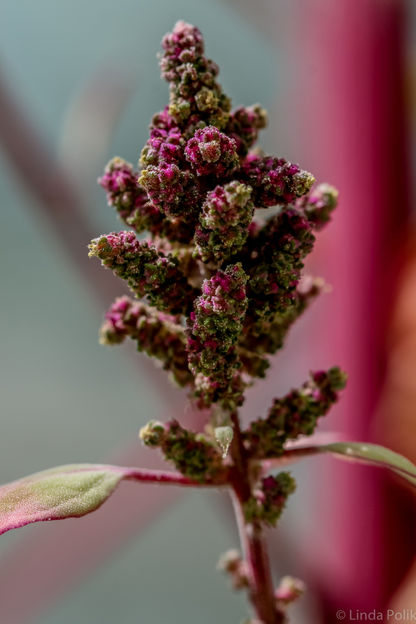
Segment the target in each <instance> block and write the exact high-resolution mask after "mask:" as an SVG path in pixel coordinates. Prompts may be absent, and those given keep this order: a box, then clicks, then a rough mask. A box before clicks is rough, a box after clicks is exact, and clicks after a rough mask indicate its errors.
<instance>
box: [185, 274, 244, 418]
mask: <svg viewBox="0 0 416 624" xmlns="http://www.w3.org/2000/svg"><path fill="white" fill-rule="evenodd" d="M246 281H247V276H246V274H245V273H244V271H243V269H242V267H241V265H240V264H235V265H232V264H230V265H228V267H227V269H226V270H225V271H217V272H216V273H215V274H214V275H213V277H211V279H209V280H205V281H204V283H203V285H202V295H201V296H200V297H198V298H197V299H196V301H195V305H194V311H193V312H192V313H191V315H190V321H189V337H188V351H189V368H190V370H191V371H192V372H193V373H194V374H195V376H196V377H195V379H196V388H197V394H198V396H200V398H201V403H202V404H208V405H209V404H210V403H213V402H215V401H216V400H219V399H221V401H222V403H223V404H224V403H226V406H227V407H228V408H231V409H233V408H234V407H235V405H240V404H241V402H242V390H243V389H244V386H243V384H241V383H238V372H237V371H238V368H239V367H240V366H241V364H240V362H239V360H238V356H237V350H236V344H237V341H238V338H239V335H240V333H241V329H242V321H243V319H244V315H245V312H246V308H247V298H246V289H245V286H246Z"/></svg>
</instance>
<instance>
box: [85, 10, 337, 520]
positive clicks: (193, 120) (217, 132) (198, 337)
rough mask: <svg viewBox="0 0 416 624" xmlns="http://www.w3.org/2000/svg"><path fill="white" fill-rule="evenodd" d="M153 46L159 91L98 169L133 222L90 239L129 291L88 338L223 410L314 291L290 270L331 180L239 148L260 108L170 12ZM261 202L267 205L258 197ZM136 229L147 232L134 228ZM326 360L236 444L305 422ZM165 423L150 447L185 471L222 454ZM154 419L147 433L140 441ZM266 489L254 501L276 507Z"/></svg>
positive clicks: (261, 449)
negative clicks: (116, 347) (162, 98)
mask: <svg viewBox="0 0 416 624" xmlns="http://www.w3.org/2000/svg"><path fill="white" fill-rule="evenodd" d="M162 47H163V53H162V55H161V59H160V66H161V71H162V76H163V78H165V79H166V80H167V81H168V82H169V84H170V99H169V104H168V105H167V106H166V107H165V108H164V109H163V110H162V111H161V112H159V113H157V114H156V115H154V117H153V118H152V121H151V124H150V134H149V138H148V140H147V142H146V144H145V146H144V147H143V149H142V150H141V154H140V159H139V163H138V168H137V170H135V169H134V168H133V166H132V165H130V164H129V163H127V162H125V161H124V160H122V159H121V158H115V159H113V160H112V161H110V163H109V164H108V166H107V168H106V170H105V173H104V175H103V177H102V178H101V179H100V184H101V186H102V187H103V188H104V189H105V190H106V192H107V198H108V202H109V204H110V205H112V206H113V207H114V208H115V210H116V212H117V214H118V216H119V217H120V218H121V219H122V220H123V221H124V223H126V224H127V225H128V226H129V227H130V228H131V229H132V230H134V231H132V230H129V231H125V232H119V233H115V232H113V233H111V234H108V235H104V236H100V237H98V238H96V239H94V240H93V241H92V243H91V245H90V255H92V256H96V257H98V258H99V259H100V260H101V262H102V264H103V265H104V266H106V267H108V268H110V269H111V270H112V271H113V272H114V273H115V274H116V275H117V276H119V277H121V278H122V279H123V280H125V281H126V282H127V284H128V286H129V287H130V289H131V290H132V291H133V293H134V295H135V296H136V297H137V299H138V300H140V301H138V300H132V299H129V298H127V297H122V298H120V299H118V300H116V302H115V303H114V304H113V306H112V307H111V308H110V310H109V312H108V313H107V316H106V319H105V322H104V325H103V328H102V331H101V340H102V342H104V343H106V344H115V343H119V342H122V341H123V340H124V339H126V338H127V337H128V338H130V339H132V340H133V341H135V342H136V344H137V347H138V349H139V350H140V351H144V352H145V353H147V354H148V355H149V356H151V357H152V358H155V359H156V360H157V361H159V362H160V363H161V365H162V366H163V368H164V369H166V370H167V371H169V373H170V375H171V377H172V378H173V379H174V380H175V381H176V382H178V383H179V384H180V385H182V386H186V387H187V388H188V389H189V394H190V397H191V398H192V399H193V400H194V401H195V402H196V404H197V405H198V406H199V407H201V408H210V407H213V408H216V409H215V410H214V411H215V412H216V413H222V414H232V413H235V412H236V410H237V408H238V407H239V406H240V405H241V404H242V403H243V401H244V391H245V389H246V388H247V387H248V386H249V385H250V384H251V383H253V380H254V379H255V378H256V377H264V376H265V374H266V370H267V368H268V366H269V357H270V356H271V355H272V354H274V353H275V352H276V351H277V350H278V349H280V348H281V347H282V345H283V341H284V339H285V336H286V334H287V332H288V330H289V328H290V327H291V325H292V324H293V323H294V321H295V320H296V319H297V318H298V317H299V316H300V314H302V313H303V311H304V310H305V309H306V307H307V306H308V304H309V303H310V302H311V301H313V299H314V298H315V297H316V296H317V295H318V294H319V292H320V291H321V290H322V282H321V281H319V280H312V279H309V280H307V279H306V280H305V278H302V269H303V266H304V260H305V257H306V256H307V255H308V254H309V253H310V251H311V250H312V248H313V245H314V242H315V235H314V232H315V231H317V230H320V229H321V228H322V227H323V226H324V225H325V224H326V223H327V222H328V221H329V220H330V217H331V213H332V211H333V209H334V208H335V205H336V200H337V193H336V191H335V189H333V188H332V187H330V186H329V185H326V184H320V185H317V186H314V177H313V176H312V175H311V174H310V173H309V172H307V171H304V170H303V169H301V167H300V166H299V165H297V164H295V163H291V162H288V161H287V160H285V159H284V158H277V157H275V156H270V155H267V154H264V153H262V152H261V151H260V150H258V149H256V150H255V151H253V150H252V148H253V146H254V143H255V142H256V140H257V138H258V133H259V131H260V130H261V129H262V128H264V127H265V126H266V123H267V115H266V112H265V110H264V109H263V108H262V107H261V106H260V105H258V104H255V105H253V106H249V107H239V108H236V109H235V110H232V109H231V101H230V99H229V98H228V97H227V96H226V95H225V94H224V92H223V90H222V87H221V86H220V84H219V83H218V67H217V65H216V64H215V63H213V62H212V61H211V60H210V59H208V58H207V57H206V56H205V52H204V42H203V38H202V35H201V33H200V31H199V30H198V29H197V28H195V27H194V26H191V25H190V24H186V23H185V22H178V23H177V24H176V26H175V28H174V29H173V31H172V32H171V33H169V34H167V35H166V36H165V37H164V39H163V42H162ZM272 206H276V207H277V209H275V210H273V211H272V212H271V213H270V216H267V213H266V216H264V211H263V210H260V211H258V210H257V209H265V208H269V207H272ZM144 231H146V232H148V238H147V239H144V240H139V239H138V238H137V237H136V234H139V233H142V232H144ZM301 278H302V279H301ZM331 370H332V372H331V371H329V372H328V373H320V374H317V373H316V374H315V375H314V376H313V379H312V381H311V382H309V383H308V384H306V385H305V386H304V387H303V388H301V389H300V390H297V391H293V392H292V393H291V394H290V395H288V396H287V397H284V398H283V399H279V400H276V402H275V404H274V406H273V408H272V409H271V411H270V413H269V416H268V417H267V418H266V419H265V420H259V421H256V422H255V423H252V425H251V427H250V428H249V429H248V431H246V432H245V433H243V436H244V443H245V445H246V450H247V452H248V454H249V455H251V456H252V457H255V458H261V457H268V456H270V454H279V453H281V452H282V449H283V445H284V443H285V441H286V440H287V439H290V438H293V437H296V436H297V435H301V434H305V433H306V434H307V433H310V432H311V431H312V429H313V427H314V425H315V423H316V419H317V418H318V417H319V416H321V415H323V414H324V413H325V412H326V411H327V409H329V406H330V405H331V404H332V403H333V402H334V401H335V400H336V392H337V390H338V389H339V387H340V385H341V382H340V381H338V382H337V381H336V378H337V374H338V377H340V375H341V374H340V373H336V372H335V369H331ZM217 424H218V423H217ZM220 424H226V425H228V424H229V421H227V419H225V421H224V423H222V422H220ZM214 426H215V424H214ZM166 427H167V426H163V435H162V432H161V430H159V429H158V430H157V431H158V435H160V436H161V437H160V438H158V443H157V446H159V447H160V448H161V449H162V451H163V452H164V454H165V457H167V458H168V459H170V460H172V461H173V462H174V463H175V464H176V465H177V467H178V468H179V469H180V470H184V471H185V473H186V474H188V475H190V474H191V473H192V474H194V475H196V474H199V477H198V478H202V477H201V475H202V474H208V473H210V472H211V468H207V467H206V466H205V467H204V468H203V469H202V468H200V469H197V468H195V466H194V468H192V469H190V468H189V466H186V462H187V461H188V460H186V461H185V456H186V455H187V453H188V455H190V454H194V455H195V457H199V459H198V460H195V461H196V463H197V464H198V465H199V463H200V462H202V459H201V458H202V457H203V455H204V453H205V452H207V457H208V456H209V457H211V459H212V457H214V456H213V455H212V452H213V451H212V449H214V451H215V462H216V461H217V459H218V461H219V462H221V456H220V455H218V448H217V446H216V444H215V439H214V437H212V438H211V439H208V438H207V440H205V441H202V440H200V439H197V437H195V434H192V433H190V432H186V431H185V430H183V429H182V428H181V427H180V425H179V424H178V423H171V424H170V425H169V426H168V428H167V429H166ZM155 431H156V430H155V429H154V427H153V428H152V432H153V433H152V435H150V433H149V431H147V432H146V434H145V435H144V437H143V439H144V440H145V441H146V443H148V444H151V443H152V440H154V435H155ZM156 437H157V436H156ZM207 445H208V446H207ZM180 449H182V450H180ZM186 449H188V450H186ZM217 455H218V457H217ZM189 461H191V460H189ZM207 461H208V459H207ZM210 461H211V460H210ZM215 462H214V463H215ZM191 463H192V461H191ZM201 465H202V464H201ZM263 486H264V484H263ZM263 486H262V487H263ZM264 487H265V486H264ZM263 489H264V488H263ZM266 489H267V488H266ZM267 491H268V490H267ZM270 491H271V490H270ZM270 496H272V495H271V494H270ZM270 496H269V494H267V495H266V494H265V501H269V502H268V503H267V505H269V503H270V505H271V506H272V507H273V505H274V507H273V509H274V511H273V513H275V512H276V509H277V508H276V504H275V503H273V504H272V503H271V502H270V501H271V500H272V499H271V498H270ZM273 496H274V494H273ZM273 496H272V498H273ZM273 500H274V499H273ZM276 500H277V499H276ZM256 505H258V501H257V503H256ZM267 505H266V506H267ZM256 509H257V507H256ZM253 513H254V512H253ZM265 513H266V512H265ZM267 513H268V512H267ZM267 513H266V516H267Z"/></svg>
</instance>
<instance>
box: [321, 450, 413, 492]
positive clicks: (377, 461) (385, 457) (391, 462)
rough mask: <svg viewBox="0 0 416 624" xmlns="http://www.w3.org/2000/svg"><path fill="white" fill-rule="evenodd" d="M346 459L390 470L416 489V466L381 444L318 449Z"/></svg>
mask: <svg viewBox="0 0 416 624" xmlns="http://www.w3.org/2000/svg"><path fill="white" fill-rule="evenodd" d="M317 450H318V451H319V452H329V453H332V454H333V455H338V456H341V457H343V458H344V459H349V460H352V461H356V462H360V463H364V464H371V465H375V466H380V467H384V468H389V469H390V470H392V471H393V472H395V473H396V474H398V475H399V476H400V477H402V478H403V479H406V480H407V481H409V482H410V483H411V484H412V485H413V486H415V487H416V466H415V465H414V464H413V463H412V462H411V461H410V460H409V459H407V458H406V457H404V456H403V455H400V454H399V453H395V452H394V451H391V450H390V449H388V448H386V447H384V446H380V445H379V444H367V443H366V442H335V443H334V444H326V445H324V446H320V447H317Z"/></svg>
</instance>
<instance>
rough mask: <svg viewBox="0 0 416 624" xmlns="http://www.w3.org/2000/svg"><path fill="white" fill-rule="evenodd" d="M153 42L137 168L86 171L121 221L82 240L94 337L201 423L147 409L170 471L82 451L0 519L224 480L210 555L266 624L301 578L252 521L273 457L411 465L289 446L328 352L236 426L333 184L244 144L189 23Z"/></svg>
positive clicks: (297, 309)
mask: <svg viewBox="0 0 416 624" xmlns="http://www.w3.org/2000/svg"><path fill="white" fill-rule="evenodd" d="M162 47H163V53H162V54H161V57H160V66H161V71H162V77H163V78H164V79H165V80H166V81H167V82H168V83H169V87H170V97H169V104H168V106H166V108H165V109H164V110H163V111H161V112H159V113H157V114H156V115H154V117H153V119H152V121H151V125H150V136H149V139H148V141H147V142H146V144H145V146H144V147H143V149H142V151H141V154H140V159H139V165H138V169H135V168H134V167H133V166H132V165H131V164H129V163H128V162H126V161H125V160H123V159H122V158H118V157H117V158H113V159H112V160H111V161H110V162H109V163H108V165H107V167H106V169H105V172H104V175H103V176H102V177H101V178H100V180H99V183H100V184H101V186H102V187H103V188H104V189H105V191H106V193H107V199H108V203H109V205H110V206H112V207H113V208H114V209H115V210H116V212H117V214H118V216H119V217H120V219H121V220H122V221H123V222H124V224H125V225H126V226H127V228H128V229H127V230H123V231H120V232H112V233H110V234H106V235H102V236H99V237H97V238H95V239H94V240H93V241H92V242H91V243H90V245H89V254H90V256H91V257H94V258H98V259H99V260H100V261H101V263H102V264H103V265H104V266H105V267H107V268H108V269H110V270H111V271H113V273H114V274H115V275H116V276H118V277H119V278H121V279H122V280H124V281H125V282H126V283H127V285H128V287H129V288H130V290H131V293H132V294H131V296H130V297H127V296H122V297H120V298H118V299H116V301H115V302H114V303H113V304H112V305H111V307H110V309H109V310H108V312H107V313H106V316H105V321H104V324H103V325H102V328H101V332H100V340H101V342H102V343H103V344H106V345H115V344H119V343H122V342H124V341H126V340H132V341H134V342H135V344H136V345H137V349H138V351H142V352H144V353H146V354H147V355H148V356H150V357H151V358H154V359H155V361H156V362H158V363H159V365H161V366H162V367H163V369H165V370H166V371H167V372H168V374H169V376H170V377H171V379H172V380H173V381H174V382H175V383H176V384H178V385H179V386H181V387H184V388H186V389H187V390H188V394H189V400H190V401H191V402H192V403H193V404H194V405H195V406H196V408H199V409H201V410H204V413H205V414H206V426H205V428H204V430H203V431H192V430H188V429H186V428H185V427H184V426H183V425H182V424H181V423H180V422H178V420H176V419H172V420H170V421H168V422H164V423H162V422H159V421H154V420H152V421H150V422H149V423H148V424H147V425H146V426H144V427H143V428H142V429H141V430H140V439H141V440H142V442H143V444H145V445H147V446H149V447H152V448H154V449H159V451H160V452H161V453H162V455H163V456H164V458H165V459H166V460H167V461H168V462H170V463H171V464H173V466H174V467H175V469H176V471H175V472H167V471H154V470H146V469H139V468H122V467H116V466H104V465H103V466H96V465H90V464H82V465H72V466H61V467H59V468H54V469H52V470H47V471H44V472H41V473H37V474H36V475H32V476H31V477H26V478H25V479H21V480H19V481H16V482H14V483H12V484H9V485H6V486H3V487H2V488H0V532H5V531H7V530H9V529H11V528H17V527H19V526H23V525H25V524H28V523H30V522H35V521H40V520H53V519H59V518H66V517H74V516H82V515H84V514H86V513H89V512H91V511H93V510H94V509H96V508H97V507H99V506H100V505H101V504H102V503H103V502H104V501H105V500H106V498H107V497H108V496H109V495H110V494H111V492H112V491H113V490H114V488H115V487H116V486H117V484H118V483H119V481H120V480H122V479H132V480H137V481H150V482H157V483H165V484H174V485H183V486H194V487H215V488H225V489H227V490H228V491H229V492H230V495H231V497H232V500H233V504H234V509H235V514H236V519H237V524H238V528H239V534H240V539H241V549H242V552H241V554H240V553H239V552H237V551H234V550H232V551H229V552H227V553H226V554H225V555H223V556H222V557H221V559H220V564H219V565H220V567H221V568H222V569H223V570H224V571H225V572H226V573H227V574H228V575H229V576H230V578H231V581H232V584H233V586H234V588H236V589H241V590H244V591H246V592H247V595H248V598H249V600H250V602H251V605H252V610H253V618H254V619H251V620H250V622H251V623H252V624H254V623H256V624H260V623H263V624H281V623H283V622H287V621H288V615H287V608H288V606H289V605H290V604H291V603H292V602H293V601H295V600H296V599H297V598H298V597H299V596H300V595H301V593H302V591H303V584H302V582H301V581H299V580H296V579H293V578H290V577H284V578H283V579H282V581H281V583H280V585H278V586H277V588H275V587H274V583H273V580H272V574H271V570H270V564H269V558H268V554H267V550H266V546H265V541H264V531H265V528H266V527H274V526H276V523H277V521H278V519H279V517H280V515H281V513H282V511H283V509H284V507H285V505H286V501H287V499H288V497H289V496H290V495H291V494H293V492H294V491H295V487H296V484H295V480H294V478H293V476H292V475H291V474H290V472H286V471H284V472H276V470H277V469H278V468H279V466H281V465H283V464H287V463H288V462H289V460H293V461H294V460H295V459H297V458H301V457H303V456H304V455H310V454H314V453H318V452H323V451H327V452H331V453H333V454H335V455H338V456H343V455H347V456H349V458H350V459H351V458H352V459H356V460H357V461H364V462H367V463H373V464H378V465H385V466H389V467H390V468H392V469H393V470H394V471H395V472H396V473H398V474H400V475H401V476H403V477H405V478H407V479H408V480H409V481H410V482H412V483H413V484H415V483H416V468H415V467H414V466H413V464H411V462H409V461H408V460H406V459H405V458H403V457H401V456H399V455H397V454H395V453H393V452H392V451H389V450H387V449H383V448H382V447H379V446H375V445H371V444H363V443H334V444H330V445H326V446H316V445H315V446H314V445H309V446H308V445H307V443H305V442H304V443H303V444H302V445H299V444H297V445H293V442H294V441H295V440H298V439H299V438H303V437H304V436H310V435H311V434H312V433H313V432H314V431H315V428H316V426H317V424H318V421H319V419H320V418H322V417H323V416H325V415H326V414H327V413H328V411H329V410H330V408H331V407H332V405H333V404H334V403H336V401H337V400H338V398H339V394H340V391H341V390H342V389H343V388H344V386H345V383H346V375H345V373H344V372H342V371H341V370H340V369H339V368H338V367H335V366H334V367H332V368H330V369H329V370H327V371H314V372H312V373H311V374H310V376H309V379H308V380H307V381H305V383H304V384H303V385H302V386H301V387H300V388H298V389H294V390H291V391H289V392H288V393H287V394H286V395H285V396H283V397H280V398H275V399H274V400H273V402H272V404H271V405H270V406H269V407H268V409H266V410H265V413H264V415H263V416H262V417H259V418H256V419H253V420H252V422H251V423H250V424H249V426H248V427H247V428H245V429H244V428H243V427H242V425H241V422H240V417H239V409H240V407H241V406H242V405H243V403H244V398H245V393H246V390H247V388H249V387H250V386H251V385H253V383H254V382H255V380H256V379H257V378H264V377H265V376H266V374H267V370H268V368H269V365H270V358H271V357H272V356H273V355H274V354H275V353H276V352H277V351H279V350H280V349H281V348H282V347H283V345H284V342H285V338H286V335H287V333H288V331H289V330H290V328H291V326H292V324H293V323H294V322H295V321H296V320H297V319H298V318H299V316H300V315H301V314H303V312H304V311H305V310H306V308H307V307H308V306H309V305H310V304H311V302H313V301H314V299H315V298H316V297H317V296H318V295H319V294H320V292H321V291H322V288H323V281H322V280H320V279H312V278H311V277H308V276H304V275H302V270H303V267H304V260H305V257H306V256H307V255H308V254H309V253H310V252H311V251H312V249H313V246H314V242H315V235H316V233H317V232H318V231H319V230H321V229H322V228H323V227H325V226H326V225H327V223H328V222H329V221H330V220H331V217H332V213H333V210H334V209H335V207H336V204H337V196H338V193H337V191H336V189H335V188H333V187H332V186H330V185H328V184H316V182H315V178H314V177H313V175H312V174H311V173H309V172H307V171H305V170H303V169H301V167H300V166H299V165H297V164H294V163H291V162H288V161H287V160H285V159H284V158H278V157H276V156H271V155H268V154H265V153H263V152H262V151H261V150H260V149H259V148H255V147H254V145H255V143H256V141H257V138H258V134H259V131H260V130H262V129H264V128H265V126H266V124H267V115H266V111H265V110H264V109H263V108H262V107H261V106H260V105H258V104H255V105H253V106H249V107H239V108H236V109H232V108H231V101H230V99H229V97H228V96H227V95H226V94H225V93H224V92H223V90H222V88H221V85H220V84H219V83H218V81H217V77H218V67H217V65H216V64H215V63H214V62H213V61H211V60H209V59H208V58H207V57H206V56H205V53H204V42H203V38H202V35H201V32H200V31H199V30H198V29H197V28H195V27H194V26H191V25H190V24H187V23H185V22H182V21H181V22H178V23H177V24H176V26H175V27H174V29H173V31H172V32H171V33H169V34H167V35H166V36H165V37H164V38H163V41H162ZM259 209H267V210H261V211H260V210H259ZM143 233H146V236H145V237H144V238H143V237H142V236H140V237H138V236H137V235H142V234H143Z"/></svg>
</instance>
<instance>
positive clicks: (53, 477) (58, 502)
mask: <svg viewBox="0 0 416 624" xmlns="http://www.w3.org/2000/svg"><path fill="white" fill-rule="evenodd" d="M129 472H130V471H129V469H124V468H118V467H116V466H100V465H98V466H96V465H93V464H74V465H68V466H59V467H57V468H52V469H50V470H44V471H42V472H37V473H36V474H33V475H31V476H29V477H25V478H23V479H19V480H18V481H14V482H13V483H9V484H8V485H4V486H2V487H0V535H1V534H2V533H5V532H6V531H9V530H10V529H17V528H19V527H22V526H25V525H26V524H30V523H32V522H41V521H47V520H58V519H61V518H73V517H80V516H84V515H85V514H88V513H90V512H91V511H94V510H95V509H97V508H98V507H100V505H102V504H103V503H104V502H105V501H106V500H107V498H108V497H109V496H110V495H111V494H112V492H113V491H114V489H115V488H116V487H117V485H118V484H119V482H120V481H121V480H122V479H123V478H126V477H128V476H129Z"/></svg>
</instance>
